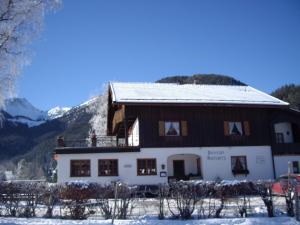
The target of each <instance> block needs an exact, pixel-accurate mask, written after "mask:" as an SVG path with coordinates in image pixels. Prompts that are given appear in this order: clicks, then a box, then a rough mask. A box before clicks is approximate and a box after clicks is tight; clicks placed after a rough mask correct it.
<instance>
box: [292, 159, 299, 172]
mask: <svg viewBox="0 0 300 225" xmlns="http://www.w3.org/2000/svg"><path fill="white" fill-rule="evenodd" d="M293 173H299V162H298V161H293Z"/></svg>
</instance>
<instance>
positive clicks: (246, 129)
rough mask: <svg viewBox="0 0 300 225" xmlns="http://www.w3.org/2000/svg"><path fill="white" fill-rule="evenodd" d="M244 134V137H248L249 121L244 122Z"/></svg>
mask: <svg viewBox="0 0 300 225" xmlns="http://www.w3.org/2000/svg"><path fill="white" fill-rule="evenodd" d="M244 132H245V135H246V136H250V125H249V121H244Z"/></svg>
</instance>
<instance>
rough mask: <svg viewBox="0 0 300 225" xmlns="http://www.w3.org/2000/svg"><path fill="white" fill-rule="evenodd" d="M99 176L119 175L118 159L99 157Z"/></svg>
mask: <svg viewBox="0 0 300 225" xmlns="http://www.w3.org/2000/svg"><path fill="white" fill-rule="evenodd" d="M98 176H118V160H117V159H99V160H98Z"/></svg>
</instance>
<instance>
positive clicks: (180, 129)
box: [159, 120, 188, 136]
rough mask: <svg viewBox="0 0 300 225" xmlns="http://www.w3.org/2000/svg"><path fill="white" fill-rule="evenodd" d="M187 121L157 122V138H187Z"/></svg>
mask: <svg viewBox="0 0 300 225" xmlns="http://www.w3.org/2000/svg"><path fill="white" fill-rule="evenodd" d="M187 134H188V128H187V121H185V120H182V121H159V136H187Z"/></svg>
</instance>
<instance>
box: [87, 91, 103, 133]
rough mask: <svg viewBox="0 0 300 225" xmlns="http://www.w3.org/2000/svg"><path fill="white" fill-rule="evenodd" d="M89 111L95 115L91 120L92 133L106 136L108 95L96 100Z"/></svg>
mask: <svg viewBox="0 0 300 225" xmlns="http://www.w3.org/2000/svg"><path fill="white" fill-rule="evenodd" d="M89 111H90V112H91V113H93V117H92V118H91V120H90V121H89V122H90V125H91V132H95V133H96V134H97V135H100V136H105V135H106V124H107V121H106V120H107V119H106V117H107V94H106V93H105V94H103V95H100V96H98V97H96V98H95V102H94V104H91V105H90V106H89Z"/></svg>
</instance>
